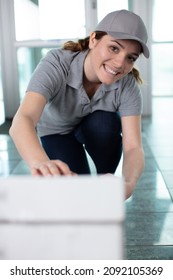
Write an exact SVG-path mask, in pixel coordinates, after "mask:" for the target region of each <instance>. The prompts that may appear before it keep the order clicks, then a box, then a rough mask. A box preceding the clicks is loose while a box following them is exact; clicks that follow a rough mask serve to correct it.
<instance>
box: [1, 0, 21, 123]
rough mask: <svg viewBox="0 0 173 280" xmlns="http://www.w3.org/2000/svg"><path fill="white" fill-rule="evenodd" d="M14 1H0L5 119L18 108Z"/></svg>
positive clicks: (10, 116) (11, 115)
mask: <svg viewBox="0 0 173 280" xmlns="http://www.w3.org/2000/svg"><path fill="white" fill-rule="evenodd" d="M13 2H14V1H13V0H8V1H7V0H0V44H1V63H2V87H3V93H4V109H5V117H6V118H12V117H13V116H14V114H15V112H16V110H17V108H18V106H19V103H20V100H19V88H18V68H17V57H16V49H15V46H14V42H15V24H14V3H13Z"/></svg>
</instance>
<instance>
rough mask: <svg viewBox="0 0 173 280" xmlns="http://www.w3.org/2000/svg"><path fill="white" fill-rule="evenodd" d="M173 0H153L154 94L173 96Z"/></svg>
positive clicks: (152, 57)
mask: <svg viewBox="0 0 173 280" xmlns="http://www.w3.org/2000/svg"><path fill="white" fill-rule="evenodd" d="M172 10H173V1H172V0H165V1H164V2H163V1H162V0H154V1H153V25H152V26H153V28H152V39H153V43H152V56H151V59H152V94H153V95H154V96H173V79H172V73H173V64H172V62H173V52H172V50H173V32H172V25H173V17H172Z"/></svg>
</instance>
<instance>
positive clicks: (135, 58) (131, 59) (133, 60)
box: [128, 55, 137, 63]
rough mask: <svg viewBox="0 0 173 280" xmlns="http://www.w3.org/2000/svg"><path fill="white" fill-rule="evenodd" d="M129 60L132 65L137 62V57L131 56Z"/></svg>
mask: <svg viewBox="0 0 173 280" xmlns="http://www.w3.org/2000/svg"><path fill="white" fill-rule="evenodd" d="M128 60H129V61H130V62H131V63H134V62H135V61H136V60H137V57H134V56H131V55H130V56H129V57H128Z"/></svg>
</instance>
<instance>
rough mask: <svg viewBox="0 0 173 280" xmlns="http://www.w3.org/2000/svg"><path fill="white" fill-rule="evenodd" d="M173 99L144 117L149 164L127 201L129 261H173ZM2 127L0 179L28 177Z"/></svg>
mask: <svg viewBox="0 0 173 280" xmlns="http://www.w3.org/2000/svg"><path fill="white" fill-rule="evenodd" d="M172 108H173V98H153V115H152V118H143V128H142V129H143V145H144V150H145V158H146V165H145V170H144V172H143V175H142V176H141V178H140V180H139V182H138V185H137V187H136V190H135V192H134V195H133V196H132V197H131V198H130V199H128V200H127V201H126V202H125V206H126V222H125V233H126V234H125V236H126V241H125V248H126V258H127V259H154V260H157V259H160V260H162V259H164V260H170V259H171V260H172V259H173V144H172V143H173V129H172V128H171V127H173V117H172ZM8 125H9V123H8V122H7V123H6V125H5V126H1V127H0V176H8V175H12V174H13V175H14V174H28V173H29V170H28V168H27V166H26V165H25V163H24V162H23V161H22V160H21V158H20V156H19V155H18V153H17V151H16V149H15V146H14V144H13V143H12V141H11V139H10V137H9V135H8Z"/></svg>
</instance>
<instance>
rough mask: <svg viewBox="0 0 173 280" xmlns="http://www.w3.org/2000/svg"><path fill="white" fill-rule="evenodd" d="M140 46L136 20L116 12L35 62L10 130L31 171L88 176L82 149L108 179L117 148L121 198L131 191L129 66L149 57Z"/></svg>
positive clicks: (135, 167)
mask: <svg viewBox="0 0 173 280" xmlns="http://www.w3.org/2000/svg"><path fill="white" fill-rule="evenodd" d="M146 43H147V31H146V28H145V25H144V23H143V21H142V19H141V18H140V17H139V16H138V15H136V14H134V13H132V12H129V11H127V10H119V11H114V12H111V13H109V14H108V15H107V16H106V17H104V18H103V19H102V21H101V22H100V23H99V24H98V25H97V26H96V27H95V29H94V30H93V32H92V33H91V35H90V37H89V38H85V39H81V40H79V41H77V42H71V41H69V42H67V43H66V44H64V46H63V48H61V49H53V50H51V51H49V52H48V54H47V55H46V56H45V57H44V58H43V59H42V60H41V61H40V63H39V64H38V66H37V68H36V70H35V71H34V73H33V75H32V77H31V79H30V82H29V84H28V87H27V94H26V96H25V98H24V100H23V102H22V104H21V106H20V107H19V110H18V111H17V113H16V115H15V117H14V120H13V124H12V127H11V129H10V135H11V136H12V138H13V140H14V142H15V144H16V146H17V148H18V150H19V152H20V154H21V156H22V157H23V158H24V160H25V161H26V162H27V164H28V165H29V167H30V170H31V174H33V175H40V176H47V175H71V176H74V175H76V174H89V173H90V167H89V164H88V160H87V156H86V152H88V154H89V155H90V157H91V158H92V160H93V162H94V164H95V167H96V171H97V173H98V174H112V175H113V174H114V173H115V171H116V168H117V166H118V164H119V162H120V158H121V154H122V150H123V169H122V176H123V178H124V181H125V186H126V197H129V196H130V195H131V194H132V192H133V189H134V188H135V185H136V183H137V180H138V178H139V176H140V175H141V172H142V170H143V167H144V155H143V148H142V140H141V113H142V95H141V92H140V88H139V85H138V83H137V82H138V80H139V79H140V78H139V73H138V71H137V70H135V71H134V63H135V61H136V60H137V58H138V57H139V55H140V54H144V56H145V57H147V58H148V57H149V50H148V47H147V45H146ZM35 127H37V130H35ZM38 136H39V138H40V140H41V141H39V139H38ZM40 142H41V144H40Z"/></svg>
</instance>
